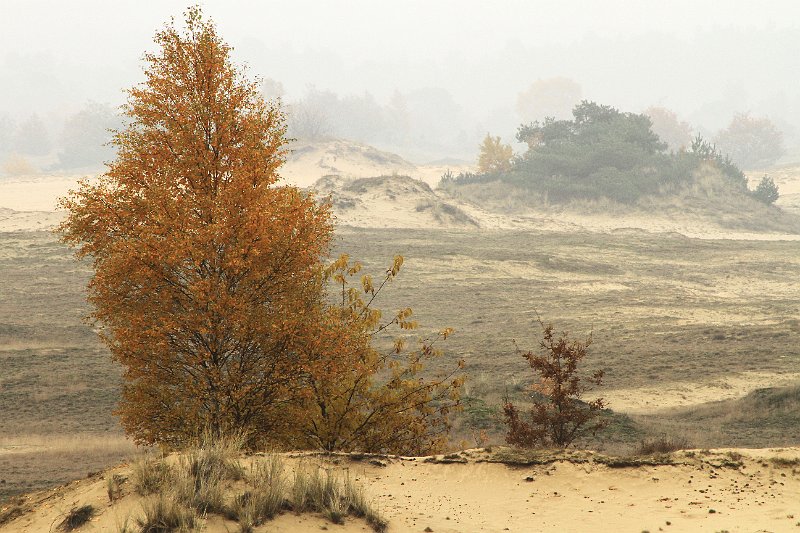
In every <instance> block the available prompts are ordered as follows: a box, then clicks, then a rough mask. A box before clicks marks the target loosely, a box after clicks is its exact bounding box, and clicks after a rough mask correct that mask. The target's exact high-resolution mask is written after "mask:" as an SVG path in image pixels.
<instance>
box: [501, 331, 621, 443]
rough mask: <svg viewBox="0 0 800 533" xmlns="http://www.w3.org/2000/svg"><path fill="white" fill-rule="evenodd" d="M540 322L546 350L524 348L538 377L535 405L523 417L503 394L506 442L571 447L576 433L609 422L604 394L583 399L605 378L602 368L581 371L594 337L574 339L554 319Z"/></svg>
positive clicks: (542, 343) (591, 429) (524, 354)
mask: <svg viewBox="0 0 800 533" xmlns="http://www.w3.org/2000/svg"><path fill="white" fill-rule="evenodd" d="M539 324H540V325H541V326H542V329H543V339H542V341H540V343H539V346H540V347H541V348H542V350H543V352H542V353H541V354H536V353H534V352H532V351H529V352H524V353H522V356H523V357H524V358H525V359H526V360H527V361H528V364H529V365H530V367H531V369H532V370H533V372H534V374H537V375H538V378H539V379H538V382H537V383H535V384H534V386H533V389H534V395H533V396H532V397H531V398H532V402H533V409H532V410H531V413H530V416H529V417H528V418H529V421H527V420H523V418H522V416H521V414H520V412H519V411H518V410H517V407H516V406H515V405H514V404H512V403H511V401H510V400H509V399H508V398H505V399H504V402H503V403H504V407H503V411H504V414H505V422H506V425H507V426H508V433H507V435H506V442H508V443H509V444H512V445H515V446H521V447H523V448H531V447H536V446H548V445H553V446H557V447H560V448H566V447H567V446H569V445H570V444H571V443H572V442H573V441H574V440H575V439H576V438H578V437H580V436H583V435H586V434H588V433H591V434H595V433H596V432H597V431H600V430H601V429H603V428H605V427H606V426H607V425H608V423H609V422H608V420H607V419H605V418H602V414H603V412H604V410H605V408H606V401H605V400H604V399H603V398H597V399H595V400H593V401H590V402H583V401H581V400H580V398H581V396H582V395H583V394H585V393H586V392H589V391H591V390H592V387H591V386H592V385H601V384H602V379H603V371H602V370H598V371H596V372H594V373H593V374H592V375H590V376H587V377H581V376H580V375H579V373H578V366H579V364H580V363H581V361H582V360H583V358H584V357H586V355H587V353H588V352H587V348H588V347H589V345H590V344H591V341H592V339H591V337H589V339H587V340H586V341H585V342H580V341H570V340H569V338H568V337H567V334H566V333H564V334H562V335H561V336H560V337H556V335H555V333H554V331H553V325H552V324H549V325H547V326H545V325H544V323H543V322H541V321H539ZM587 383H588V385H587Z"/></svg>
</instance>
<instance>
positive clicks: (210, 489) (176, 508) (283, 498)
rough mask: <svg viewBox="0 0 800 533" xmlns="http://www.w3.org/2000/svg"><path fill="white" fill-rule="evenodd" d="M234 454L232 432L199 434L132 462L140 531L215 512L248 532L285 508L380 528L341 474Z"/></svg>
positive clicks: (237, 450) (186, 525)
mask: <svg viewBox="0 0 800 533" xmlns="http://www.w3.org/2000/svg"><path fill="white" fill-rule="evenodd" d="M241 453H242V452H241V442H240V441H237V440H236V439H233V440H225V441H217V442H213V441H210V440H206V443H205V444H204V445H201V446H198V447H194V448H190V449H189V450H186V451H184V452H183V453H181V454H178V455H176V456H168V457H158V456H156V457H145V458H141V459H139V460H138V461H137V462H135V463H134V464H133V465H132V474H131V475H132V489H133V491H134V492H135V493H136V494H138V495H140V496H143V497H144V499H143V500H142V517H141V518H139V519H137V524H138V525H139V527H140V528H141V531H142V532H147V533H151V532H152V533H155V532H162V531H163V532H167V531H179V530H187V529H191V528H194V527H196V526H197V524H199V523H200V522H201V521H202V520H203V519H206V518H208V517H209V516H211V515H219V516H222V517H224V518H226V519H228V520H233V521H235V522H237V523H238V525H239V528H240V531H241V532H242V533H248V532H251V531H253V529H254V528H256V527H258V526H260V525H262V524H264V523H265V522H267V521H268V520H271V519H273V518H274V517H275V516H277V515H278V514H280V513H282V512H285V511H293V512H296V513H306V512H314V513H319V514H321V515H323V516H324V517H326V518H327V519H328V520H329V521H331V522H333V523H335V524H341V523H344V520H345V518H346V517H347V516H353V517H357V518H363V519H364V520H365V521H366V522H367V523H368V524H369V525H370V526H371V527H372V528H373V529H374V530H375V531H377V532H382V531H385V530H386V527H387V521H386V520H385V519H384V518H383V517H382V516H381V515H380V513H378V512H377V510H376V509H375V508H374V507H373V506H372V504H371V502H370V501H369V500H368V499H367V497H366V495H365V493H364V490H363V488H362V487H360V486H358V485H357V484H356V483H355V482H354V481H353V480H352V479H351V478H350V476H349V473H346V472H345V473H341V472H339V471H338V470H336V469H329V468H323V467H322V466H320V465H311V464H307V463H303V464H300V465H298V467H297V468H296V469H295V472H294V475H293V476H287V475H286V473H285V470H286V468H285V464H284V462H283V459H282V458H281V457H279V456H277V455H266V456H259V457H253V458H251V459H250V460H249V461H248V462H249V467H247V468H246V467H245V466H244V465H243V460H242V455H241Z"/></svg>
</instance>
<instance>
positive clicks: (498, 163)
mask: <svg viewBox="0 0 800 533" xmlns="http://www.w3.org/2000/svg"><path fill="white" fill-rule="evenodd" d="M512 157H514V151H513V150H512V148H511V145H510V144H503V142H502V141H501V140H500V136H499V135H498V136H497V137H492V136H491V135H489V134H488V133H487V134H486V137H485V138H484V139H483V143H481V150H480V153H479V154H478V171H479V172H482V173H491V172H507V171H509V170H510V169H511V158H512Z"/></svg>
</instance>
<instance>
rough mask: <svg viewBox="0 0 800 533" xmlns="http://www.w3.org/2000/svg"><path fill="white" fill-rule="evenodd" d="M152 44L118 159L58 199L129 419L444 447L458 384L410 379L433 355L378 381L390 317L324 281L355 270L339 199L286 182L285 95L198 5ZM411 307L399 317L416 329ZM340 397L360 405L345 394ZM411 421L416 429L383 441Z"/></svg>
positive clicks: (353, 442)
mask: <svg viewBox="0 0 800 533" xmlns="http://www.w3.org/2000/svg"><path fill="white" fill-rule="evenodd" d="M155 41H156V43H157V44H158V45H159V47H160V51H159V52H158V53H155V54H149V55H146V56H145V59H146V63H147V66H146V68H145V75H146V81H145V83H143V84H141V85H140V86H137V87H135V88H133V89H131V90H130V91H129V101H128V104H127V106H126V107H125V113H126V115H127V126H126V127H125V129H124V130H122V131H120V132H118V133H117V134H116V135H115V137H114V141H113V143H114V145H115V146H116V149H117V157H116V159H115V160H114V161H113V162H112V163H110V165H109V168H108V171H107V172H106V173H105V174H104V175H103V176H101V177H100V178H99V180H98V181H96V182H88V181H84V182H82V183H81V186H80V188H79V189H78V190H77V191H73V192H72V193H71V194H70V195H69V196H68V197H66V198H64V199H62V206H63V207H64V208H65V209H66V210H67V218H66V219H65V221H64V223H63V224H62V225H61V226H60V231H61V233H62V237H63V239H64V241H65V242H67V243H69V244H71V245H73V246H75V247H77V255H78V256H79V257H88V258H91V260H92V261H93V266H94V269H95V275H94V276H93V278H92V279H91V281H90V284H89V300H90V302H91V303H92V304H93V307H94V312H93V315H92V316H93V318H94V320H95V321H96V322H97V323H98V324H99V325H100V326H101V336H102V338H103V340H104V341H105V343H106V344H107V345H108V347H109V348H110V351H111V354H112V356H113V357H114V358H115V359H116V360H117V361H119V362H120V363H121V364H122V365H123V367H124V383H123V389H122V398H121V401H120V404H119V407H118V410H117V414H118V415H119V417H120V420H121V423H122V426H123V427H124V428H125V430H126V432H127V433H128V434H129V435H131V436H132V437H133V438H134V439H135V440H136V441H138V442H141V443H148V444H153V443H160V444H165V445H168V446H181V445H183V444H185V443H186V442H188V441H191V440H192V439H194V438H195V437H196V436H197V435H198V434H200V433H204V432H211V434H212V435H222V434H228V433H240V434H243V435H244V436H245V437H246V438H247V441H248V444H249V445H250V446H252V447H255V446H259V445H263V444H265V443H267V442H269V443H271V444H273V445H284V446H298V445H300V446H314V447H325V448H329V449H330V448H337V449H367V448H368V449H371V450H372V449H382V450H385V451H400V450H406V449H414V446H412V445H411V444H410V443H411V441H413V442H414V443H415V444H417V445H419V446H418V448H420V449H421V448H424V447H434V446H435V445H437V444H439V442H440V441H439V440H436V439H435V438H434V437H433V436H432V435H433V434H437V428H438V429H441V428H446V423H445V422H442V420H443V417H446V415H447V411H448V409H449V408H450V407H451V406H453V405H456V404H457V392H458V389H459V388H460V381H459V380H458V379H457V378H453V379H450V380H449V381H437V380H432V382H431V383H428V382H423V381H419V380H417V382H418V383H419V386H417V387H416V388H415V387H414V386H413V385H412V384H411V382H412V381H413V379H414V378H418V377H419V376H417V373H418V371H419V370H420V368H421V367H420V366H419V362H420V361H421V359H422V358H419V359H414V358H411V362H410V363H409V364H408V365H405V366H403V365H401V366H403V368H405V369H406V370H400V371H394V370H393V371H392V372H390V374H391V375H389V376H388V378H387V380H385V381H383V380H382V381H378V380H377V379H376V378H377V377H378V376H376V374H378V373H379V372H380V371H381V370H384V369H385V368H389V367H391V368H395V366H394V365H395V363H393V362H390V361H389V360H388V359H386V358H381V357H379V356H377V355H376V352H374V350H373V349H372V348H371V345H370V339H371V333H373V331H372V330H371V329H370V328H373V326H374V325H375V324H376V323H377V322H376V320H377V317H379V315H375V313H374V310H369V309H368V308H369V305H361V304H360V303H358V301H357V299H350V298H352V297H353V296H352V292H347V293H346V295H345V296H346V298H345V300H344V303H343V304H342V305H341V306H340V305H335V306H334V305H332V304H331V302H330V301H329V299H328V292H327V285H328V283H329V281H328V280H329V279H332V277H336V276H337V275H338V274H336V273H337V272H339V270H338V269H340V268H344V266H346V265H344V266H343V264H342V263H341V262H337V263H334V266H333V267H330V268H327V267H326V266H325V264H324V263H323V258H324V257H326V256H327V254H329V252H330V243H331V239H332V235H333V225H332V218H331V212H330V206H329V204H327V203H318V202H317V201H316V200H315V198H314V197H313V196H312V195H311V194H310V193H306V192H303V191H301V190H299V189H298V188H296V187H291V186H278V185H277V182H278V180H279V176H278V174H277V170H278V168H279V167H280V166H281V165H282V164H283V162H284V158H285V154H286V149H285V144H286V140H285V130H286V126H285V117H284V115H283V114H282V112H281V111H280V109H279V107H278V106H277V105H275V104H271V103H266V102H265V101H264V100H263V98H262V97H261V95H260V91H259V87H258V85H257V83H255V82H251V81H249V80H248V79H247V78H246V77H245V75H244V73H243V72H242V71H241V70H240V69H238V68H236V67H235V66H234V65H233V64H232V62H231V61H230V48H229V47H228V46H227V45H226V44H225V43H224V42H223V41H222V40H221V38H220V37H219V36H218V34H217V33H216V30H215V27H214V25H213V24H212V23H211V22H209V21H204V20H203V18H202V15H201V13H200V11H199V9H198V8H193V9H190V10H189V11H188V12H187V16H186V29H185V30H182V31H181V30H179V29H176V28H175V26H174V24H169V25H167V26H166V27H165V28H164V29H163V30H161V31H160V32H158V33H157V34H156V38H155ZM347 268H348V269H349V270H348V271H350V270H352V267H347ZM397 269H399V265H398V266H397V268H396V269H394V270H393V272H394V274H396V270H397ZM394 274H393V275H394ZM367 279H368V278H366V277H365V278H364V280H365V281H363V282H362V283H364V284H366V285H364V289H365V291H367V288H368V281H366V280H367ZM337 280H338V278H337ZM367 292H368V291H367ZM365 309H367V310H366V311H364V310H365ZM362 311H363V312H362ZM407 315H408V313H407V312H402V313H400V314H398V315H397V317H395V319H394V320H392V321H391V322H390V323H389V324H396V325H400V327H405V326H406V325H407V324H406V322H407V321H405V318H406V317H407ZM387 325H388V324H387ZM373 329H374V328H373ZM425 346H426V347H424V348H423V352H424V354H425V355H426V356H428V355H432V352H431V350H432V348H430V346H429V345H425ZM315 387H316V388H315ZM442 391H446V394H445V393H443V392H442ZM344 393H352V396H353V398H354V401H353V402H351V403H349V404H345V406H344V407H341V405H342V404H341V403H340V396H341V395H342V394H344ZM445 396H447V397H448V398H451V400H450V401H449V403H448V401H445V398H444V397H445ZM320 404H323V405H325V406H326V407H325V408H323V409H320V408H319V405H320ZM328 406H330V407H328ZM320 411H324V412H322V413H321V412H320ZM365 413H366V414H365ZM370 413H373V414H372V415H370ZM333 414H335V416H336V417H337V418H336V420H335V421H334V420H333V419H332V418H331V416H332V415H333ZM391 419H395V420H396V421H397V422H396V423H394V425H392V423H390V420H391ZM307 423H308V424H311V425H312V426H313V425H314V424H316V428H318V429H316V433H317V437H316V438H312V436H313V435H312V434H313V433H314V432H313V431H310V430H308V424H307ZM337 424H338V426H337ZM415 424H416V426H415ZM401 425H404V426H405V427H408V428H409V431H410V432H411V433H412V434H413V435H414V437H409V438H406V439H405V440H403V439H394V440H393V439H392V438H384V439H381V438H380V437H378V436H377V434H378V433H380V432H381V431H383V429H384V428H397V427H399V426H401ZM334 426H335V427H334ZM423 426H424V427H423ZM332 427H333V429H330V428H332ZM326 428H327V429H326ZM343 428H347V429H346V430H344V429H343ZM332 434H338V435H340V437H337V438H335V439H332V438H331V437H330V435H332ZM323 435H324V436H323ZM343 435H346V437H345V436H343ZM408 435H409V433H406V436H407V437H408Z"/></svg>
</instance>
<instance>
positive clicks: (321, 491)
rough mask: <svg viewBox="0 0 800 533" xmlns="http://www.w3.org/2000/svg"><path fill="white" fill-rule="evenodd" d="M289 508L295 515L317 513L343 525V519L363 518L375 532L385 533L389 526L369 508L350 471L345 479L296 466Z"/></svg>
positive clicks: (317, 467)
mask: <svg viewBox="0 0 800 533" xmlns="http://www.w3.org/2000/svg"><path fill="white" fill-rule="evenodd" d="M291 492H292V507H293V509H294V510H295V511H296V512H304V511H316V512H319V513H322V514H323V515H324V516H325V517H326V518H328V519H329V520H330V521H331V522H333V523H334V524H341V523H343V522H344V517H346V516H355V517H357V518H364V519H365V520H366V521H367V523H369V525H370V526H371V527H372V529H373V530H375V531H377V532H383V531H386V528H387V526H388V523H387V521H386V519H385V518H383V517H382V516H381V515H380V513H379V512H378V511H377V510H376V509H375V508H373V507H372V505H371V504H370V502H368V501H367V499H366V496H365V495H364V490H363V488H361V487H357V486H356V485H355V483H354V482H353V481H352V479H351V478H350V474H349V472H345V474H344V477H342V476H341V475H339V474H337V473H335V472H334V471H332V470H331V469H327V468H322V467H319V466H316V467H307V466H305V465H299V466H298V468H297V470H296V471H295V477H294V485H293V486H292V491H291Z"/></svg>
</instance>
